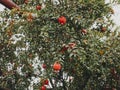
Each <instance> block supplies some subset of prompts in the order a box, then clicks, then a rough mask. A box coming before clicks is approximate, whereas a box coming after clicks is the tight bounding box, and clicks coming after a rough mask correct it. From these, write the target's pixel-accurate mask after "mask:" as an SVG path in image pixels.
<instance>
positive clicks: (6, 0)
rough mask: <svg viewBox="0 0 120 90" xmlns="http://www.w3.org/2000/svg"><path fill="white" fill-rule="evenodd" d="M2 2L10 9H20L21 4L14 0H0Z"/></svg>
mask: <svg viewBox="0 0 120 90" xmlns="http://www.w3.org/2000/svg"><path fill="white" fill-rule="evenodd" d="M0 3H1V4H3V5H4V6H5V7H7V8H9V9H13V8H18V9H19V6H18V5H16V4H15V3H14V2H13V1H12V0H0Z"/></svg>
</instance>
